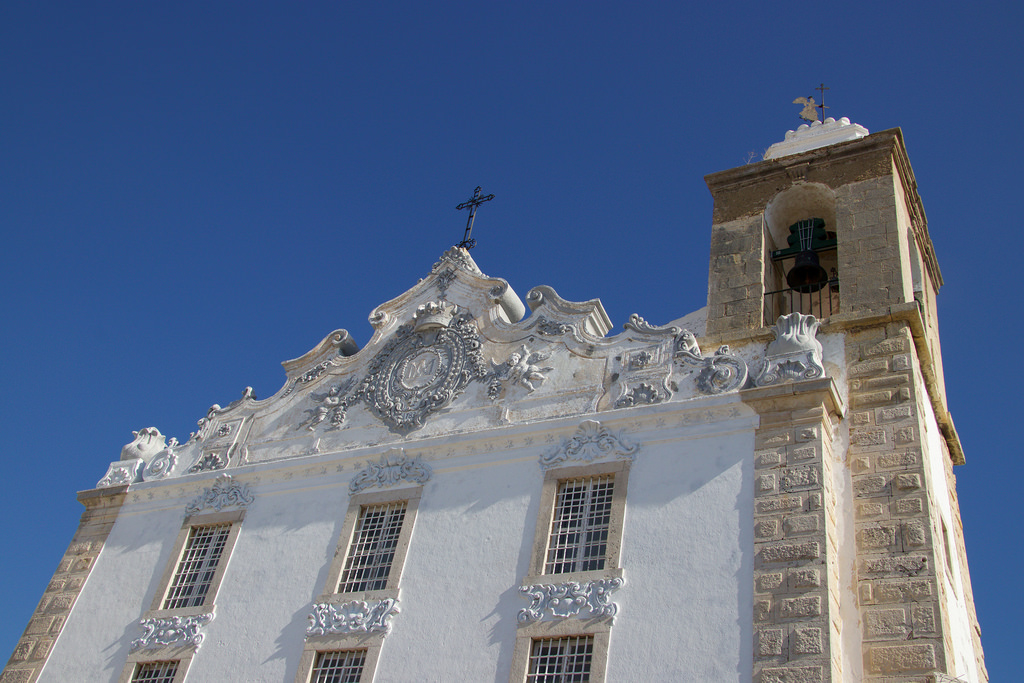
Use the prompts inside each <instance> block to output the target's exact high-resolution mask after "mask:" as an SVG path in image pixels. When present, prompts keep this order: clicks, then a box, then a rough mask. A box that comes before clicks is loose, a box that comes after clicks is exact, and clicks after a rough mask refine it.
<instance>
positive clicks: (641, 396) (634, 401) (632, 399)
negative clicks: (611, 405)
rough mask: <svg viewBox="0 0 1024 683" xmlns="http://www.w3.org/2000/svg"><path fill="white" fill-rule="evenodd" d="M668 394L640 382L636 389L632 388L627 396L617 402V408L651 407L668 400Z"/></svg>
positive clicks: (626, 393)
mask: <svg viewBox="0 0 1024 683" xmlns="http://www.w3.org/2000/svg"><path fill="white" fill-rule="evenodd" d="M668 397H669V396H668V393H667V392H665V391H661V390H659V389H658V387H656V386H654V385H653V384H648V383H647V382H640V383H639V384H637V385H636V386H634V387H630V389H629V390H628V391H626V392H625V394H623V395H622V397H621V398H619V400H618V401H616V402H615V407H616V408H630V407H633V406H642V405H650V404H653V403H661V402H662V401H664V400H666V399H667V398H668Z"/></svg>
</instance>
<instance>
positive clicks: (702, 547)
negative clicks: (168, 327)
mask: <svg viewBox="0 0 1024 683" xmlns="http://www.w3.org/2000/svg"><path fill="white" fill-rule="evenodd" d="M706 181H707V184H708V187H709V188H710V190H711V193H712V195H713V197H714V216H713V225H712V251H711V259H710V275H709V287H708V292H709V293H708V306H707V308H706V309H704V310H702V311H698V312H696V313H693V314H690V315H687V316H684V317H681V318H679V319H677V320H674V321H672V322H671V323H669V324H667V325H652V324H650V323H648V322H647V321H645V320H644V319H643V318H640V317H639V316H636V315H634V316H632V317H631V318H630V319H629V321H627V322H626V323H625V325H624V329H623V331H621V332H618V333H617V334H610V332H611V330H612V324H611V321H610V320H609V319H608V316H607V314H606V313H605V311H604V309H603V308H602V306H601V303H600V301H598V300H596V299H594V300H591V301H586V302H572V301H567V300H564V299H562V298H561V297H559V296H558V294H557V293H556V292H555V291H554V290H552V289H551V288H550V287H546V286H538V287H535V288H534V289H532V290H530V291H529V292H528V293H527V294H526V296H525V302H524V300H523V299H521V298H520V297H519V296H518V295H517V294H516V293H515V292H514V291H513V290H512V289H511V288H510V287H509V285H508V283H507V282H506V281H505V280H502V279H500V278H494V277H489V276H487V275H485V274H484V273H483V272H482V271H481V270H480V268H479V266H478V265H477V264H476V263H475V262H474V261H473V259H472V258H471V257H470V255H469V253H468V252H467V251H466V250H464V249H460V248H452V249H451V250H449V251H448V252H446V253H445V254H443V255H442V256H441V258H440V259H439V260H438V261H437V263H435V264H434V265H433V267H432V269H431V270H430V272H429V274H428V275H427V276H426V277H425V278H424V279H422V280H421V281H420V282H419V283H418V284H416V285H415V286H414V287H412V289H410V290H409V291H407V292H406V293H405V294H403V295H401V296H399V297H398V298H396V299H394V300H392V301H389V302H387V303H384V304H382V305H381V306H379V307H378V308H377V309H376V310H375V311H373V313H372V315H371V317H370V321H371V324H372V325H373V327H374V334H373V336H372V338H371V339H370V341H369V342H368V343H367V344H366V346H365V347H364V348H361V349H360V348H358V347H357V345H356V344H355V343H354V342H353V341H352V339H351V338H350V337H349V335H348V333H347V332H346V331H345V330H337V331H336V332H334V333H332V334H330V335H328V337H326V338H325V339H324V340H323V341H321V342H320V343H319V344H318V345H317V346H316V347H314V348H313V349H312V350H311V351H309V352H308V353H306V354H305V355H303V356H302V357H300V358H297V359H295V360H292V361H287V362H285V363H284V367H285V371H286V374H287V379H286V382H285V384H284V386H283V387H282V388H281V390H280V391H278V392H277V394H275V395H274V396H272V397H270V398H267V399H264V400H256V399H255V398H254V397H253V396H252V395H251V392H249V391H247V392H246V393H245V394H244V395H243V397H242V398H241V399H240V400H238V401H235V402H234V403H232V404H230V405H228V406H226V407H223V408H221V407H220V406H213V407H212V408H210V410H209V411H208V413H207V415H206V416H205V417H204V418H203V419H202V420H200V423H199V428H198V430H197V431H196V432H195V433H194V434H192V435H191V436H190V438H189V439H188V440H187V441H185V442H184V443H179V442H178V441H177V440H175V439H167V438H166V437H165V436H164V435H162V434H161V433H160V432H159V431H158V430H157V429H155V428H148V429H142V430H140V431H139V432H136V433H135V438H134V440H133V441H132V442H131V443H130V444H128V445H126V446H125V447H124V449H123V451H122V453H121V457H120V459H118V460H116V461H114V462H113V463H111V464H110V466H109V468H108V469H107V471H106V473H105V474H104V475H103V477H102V478H101V479H100V481H99V482H98V484H97V485H96V487H95V488H93V489H90V490H87V491H82V492H80V493H79V500H80V501H81V502H82V504H83V505H84V506H85V512H84V513H83V516H82V520H81V523H80V526H79V529H78V531H77V532H76V534H75V536H74V538H73V539H72V541H71V543H70V545H69V548H68V551H67V553H66V554H65V556H64V558H63V560H62V561H61V563H60V566H59V567H58V568H57V571H56V573H55V574H54V578H53V580H52V582H51V583H50V585H49V587H48V588H47V590H46V593H45V594H44V595H43V597H42V599H41V601H40V603H39V606H38V608H37V610H36V612H35V614H34V615H33V617H32V619H31V621H30V622H29V624H28V625H27V627H26V629H25V633H24V635H23V637H22V639H21V640H20V641H19V643H18V645H17V647H16V649H15V651H14V653H13V655H12V656H11V658H10V660H9V662H8V664H7V666H6V668H5V669H4V671H3V673H2V674H0V682H2V683H14V682H18V683H23V682H29V681H37V680H38V681H71V680H90V681H120V682H128V681H151V682H160V683H174V682H178V681H185V680H189V681H296V682H297V683H307V682H309V681H317V682H322V681H353V682H354V681H364V682H365V681H374V680H375V681H378V682H383V681H387V682H392V681H492V680H493V681H505V680H509V681H514V682H522V681H529V682H535V683H539V682H552V683H553V682H556V681H593V682H595V683H597V682H601V681H631V680H656V681H740V682H744V683H745V682H747V681H755V682H761V683H812V682H813V683H818V682H825V681H829V682H839V681H876V682H882V681H886V682H895V681H914V682H918V683H926V682H939V681H954V680H956V681H970V682H974V683H977V682H982V681H986V680H987V674H986V672H985V667H984V658H983V654H982V648H981V643H980V629H979V627H978V623H977V618H976V616H975V611H974V605H973V599H972V595H971V583H970V576H969V573H968V565H967V558H966V554H965V551H964V540H963V531H962V526H961V522H960V515H959V507H958V503H957V498H956V490H955V479H954V476H953V466H954V465H960V464H963V463H964V454H963V451H962V449H961V447H960V443H959V439H958V437H957V434H956V430H955V428H954V426H953V422H952V419H951V418H950V416H949V412H948V410H947V408H946V399H945V389H944V384H943V376H942V356H941V350H940V347H939V335H938V322H937V317H936V307H935V306H936V303H935V297H936V294H937V292H938V289H939V287H940V286H941V284H942V278H941V274H940V271H939V267H938V264H937V261H936V259H935V255H934V251H933V248H932V243H931V240H930V238H929V236H928V230H927V224H926V221H925V216H924V211H923V208H922V205H921V202H920V198H919V197H918V194H917V190H916V183H915V181H914V176H913V171H912V169H911V167H910V164H909V161H908V159H907V155H906V150H905V147H904V144H903V140H902V135H901V133H900V132H899V131H898V130H889V131H883V132H881V133H875V134H873V135H872V134H868V132H867V131H866V130H865V129H863V128H861V127H860V126H857V125H856V124H850V123H849V121H847V120H845V119H842V120H839V121H834V120H832V119H828V120H826V122H825V123H823V124H822V123H815V124H813V125H811V126H802V127H801V129H799V130H797V131H792V132H790V134H788V135H787V138H786V140H785V141H784V142H782V143H779V144H777V145H773V147H772V148H770V149H769V151H768V153H767V154H766V158H765V160H763V161H761V162H758V163H754V164H749V165H746V166H743V167H739V168H736V169H732V170H728V171H723V172H721V173H716V174H713V175H710V176H708V177H707V178H706ZM528 309H529V312H528ZM100 473H101V472H98V474H100Z"/></svg>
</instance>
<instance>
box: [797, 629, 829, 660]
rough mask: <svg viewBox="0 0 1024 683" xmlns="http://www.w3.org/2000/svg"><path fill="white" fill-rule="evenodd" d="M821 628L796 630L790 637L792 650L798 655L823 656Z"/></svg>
mask: <svg viewBox="0 0 1024 683" xmlns="http://www.w3.org/2000/svg"><path fill="white" fill-rule="evenodd" d="M821 640H822V639H821V629H820V628H795V629H793V635H792V636H791V637H790V648H791V649H792V650H793V652H794V653H795V654H798V655H816V654H821V649H822V648H821Z"/></svg>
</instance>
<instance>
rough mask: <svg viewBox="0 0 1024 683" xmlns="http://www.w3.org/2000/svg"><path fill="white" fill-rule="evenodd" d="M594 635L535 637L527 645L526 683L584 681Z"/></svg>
mask: <svg viewBox="0 0 1024 683" xmlns="http://www.w3.org/2000/svg"><path fill="white" fill-rule="evenodd" d="M593 656H594V636H571V637H568V638H538V639H537V640H534V641H533V645H532V647H531V648H530V665H529V670H528V671H527V674H526V680H527V683H587V682H588V681H590V662H591V659H592V658H593Z"/></svg>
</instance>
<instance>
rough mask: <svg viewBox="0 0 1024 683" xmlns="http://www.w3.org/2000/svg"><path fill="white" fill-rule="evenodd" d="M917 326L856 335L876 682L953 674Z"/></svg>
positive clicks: (864, 616) (863, 546) (854, 396)
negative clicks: (926, 452)
mask: <svg viewBox="0 0 1024 683" xmlns="http://www.w3.org/2000/svg"><path fill="white" fill-rule="evenodd" d="M914 353H915V351H914V344H913V340H912V337H911V332H910V329H909V327H908V326H907V325H905V324H903V323H891V324H888V325H886V326H877V327H871V328H866V329H862V330H854V331H851V332H850V333H849V334H848V336H847V346H846V356H847V364H848V372H849V387H850V404H851V414H850V451H849V463H850V467H851V471H852V479H853V493H854V498H855V500H854V519H855V529H856V531H855V534H856V543H857V575H858V582H857V589H858V602H859V605H860V613H861V623H862V628H863V633H862V637H863V641H864V675H865V680H866V681H874V682H881V681H887V682H888V681H896V680H898V681H910V682H913V681H920V682H921V683H925V681H928V680H929V675H934V674H935V673H941V672H945V671H947V659H946V655H947V645H946V643H945V642H944V637H943V628H942V623H941V618H942V614H941V610H940V602H939V595H938V584H937V582H936V571H937V568H936V559H935V558H936V553H935V547H934V539H933V535H934V533H935V532H934V530H933V528H932V523H931V521H930V520H931V515H930V514H929V500H928V495H927V493H926V487H925V483H926V482H925V478H926V470H925V463H924V458H923V454H922V443H921V435H922V429H923V424H922V416H921V415H920V414H919V410H918V408H917V398H918V397H917V395H916V394H917V392H918V391H923V388H918V385H917V383H916V381H915V377H914V373H913V363H914V362H915V358H914V355H913V354H914Z"/></svg>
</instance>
